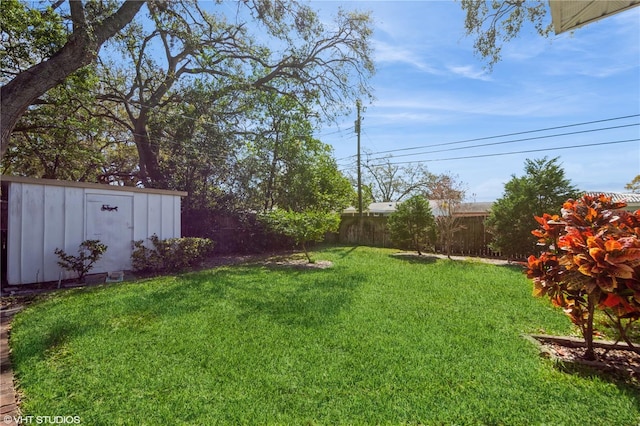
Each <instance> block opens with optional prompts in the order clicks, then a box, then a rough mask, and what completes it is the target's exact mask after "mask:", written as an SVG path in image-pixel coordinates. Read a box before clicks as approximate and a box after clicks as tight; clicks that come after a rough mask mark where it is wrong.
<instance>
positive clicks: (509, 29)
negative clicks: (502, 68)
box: [460, 0, 552, 70]
mask: <svg viewBox="0 0 640 426" xmlns="http://www.w3.org/2000/svg"><path fill="white" fill-rule="evenodd" d="M546 3H547V2H546V1H544V0H532V1H526V2H525V1H495V0H494V1H488V0H461V1H460V5H461V7H462V9H463V10H464V11H465V13H466V16H465V22H464V26H465V29H466V32H467V35H468V36H469V35H473V36H474V37H475V40H474V43H473V47H474V49H475V51H476V53H477V54H478V55H479V56H480V57H481V58H483V59H486V60H488V64H487V68H488V69H489V70H491V69H492V68H493V66H494V65H495V64H496V63H498V62H499V61H500V59H501V50H502V44H503V43H508V42H509V41H511V40H512V39H514V38H516V37H517V36H518V34H519V33H520V31H521V30H522V28H523V26H524V25H526V24H527V23H529V24H532V25H533V27H534V28H535V30H536V32H537V33H538V34H539V35H540V36H542V37H548V36H549V34H550V33H551V30H552V23H551V19H549V17H548V16H547V5H546Z"/></svg>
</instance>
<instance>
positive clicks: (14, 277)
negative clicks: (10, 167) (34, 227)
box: [7, 184, 22, 284]
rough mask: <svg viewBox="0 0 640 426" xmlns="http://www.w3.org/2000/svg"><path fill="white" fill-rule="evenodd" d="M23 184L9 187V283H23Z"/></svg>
mask: <svg viewBox="0 0 640 426" xmlns="http://www.w3.org/2000/svg"><path fill="white" fill-rule="evenodd" d="M21 253H22V184H12V185H10V186H9V206H8V218H7V281H8V282H9V284H12V283H21V282H22V275H21V273H22V268H21V267H20V262H21V261H22V256H21Z"/></svg>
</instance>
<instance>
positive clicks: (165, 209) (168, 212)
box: [160, 195, 176, 239]
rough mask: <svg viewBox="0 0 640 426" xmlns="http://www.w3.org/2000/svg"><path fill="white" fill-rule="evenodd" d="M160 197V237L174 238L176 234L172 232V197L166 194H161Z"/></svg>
mask: <svg viewBox="0 0 640 426" xmlns="http://www.w3.org/2000/svg"><path fill="white" fill-rule="evenodd" d="M160 197H162V198H161V199H160V202H161V206H162V225H161V226H162V228H161V231H160V232H162V238H163V239H166V238H174V237H176V235H175V234H174V232H173V229H174V228H173V220H174V218H173V216H174V210H173V197H170V196H168V195H161V196H160Z"/></svg>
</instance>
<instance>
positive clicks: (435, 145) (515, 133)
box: [345, 114, 640, 158]
mask: <svg viewBox="0 0 640 426" xmlns="http://www.w3.org/2000/svg"><path fill="white" fill-rule="evenodd" d="M634 117H640V114H631V115H626V116H620V117H612V118H605V119H601V120H593V121H585V122H582V123H574V124H566V125H562V126H554V127H547V128H543V129H534V130H525V131H520V132H514V133H505V134H501V135H493V136H485V137H481V138H473V139H464V140H459V141H453V142H440V143H436V144H429V145H420V146H414V147H409V148H397V149H390V150H386V151H377V152H372V153H370V154H372V155H376V154H388V153H393V152H402V151H411V150H416V149H423V148H432V147H437V146H448V145H458V144H461V143H467V142H478V141H483V140H490V139H498V138H505V137H509V136H517V135H524V134H528V133H539V132H546V131H549V130H559V129H566V128H570V127H578V126H586V125H589V124H596V123H604V122H608V121H616V120H624V119H627V118H634ZM349 157H354V155H351V156H349ZM345 158H347V157H345Z"/></svg>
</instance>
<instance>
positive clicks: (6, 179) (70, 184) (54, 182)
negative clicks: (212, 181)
mask: <svg viewBox="0 0 640 426" xmlns="http://www.w3.org/2000/svg"><path fill="white" fill-rule="evenodd" d="M0 182H17V183H27V184H32V185H52V186H65V187H69V188H90V189H102V190H107V191H125V192H141V193H146V194H161V195H175V196H180V197H186V196H187V195H188V193H187V192H184V191H170V190H168V189H155V188H136V187H133V186H116V185H107V184H101V183H91V182H74V181H68V180H56V179H39V178H32V177H25V176H8V175H2V176H0Z"/></svg>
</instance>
